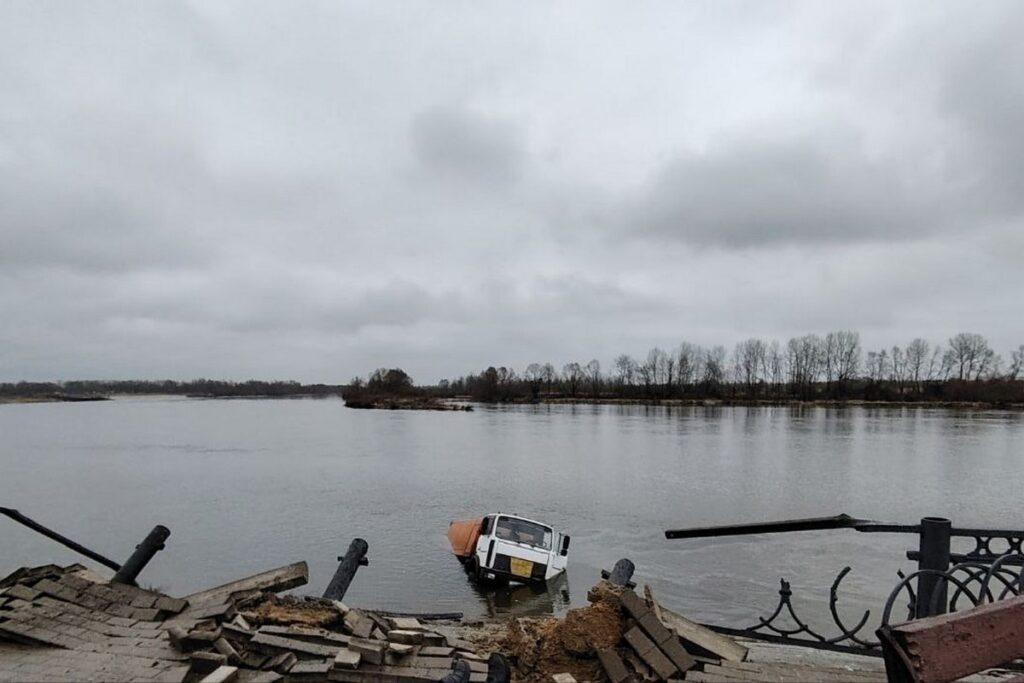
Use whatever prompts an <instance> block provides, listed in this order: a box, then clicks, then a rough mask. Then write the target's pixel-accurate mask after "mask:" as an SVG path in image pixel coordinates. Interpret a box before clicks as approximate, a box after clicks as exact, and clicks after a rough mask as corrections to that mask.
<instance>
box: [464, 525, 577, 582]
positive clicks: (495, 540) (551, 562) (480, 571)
mask: <svg viewBox="0 0 1024 683" xmlns="http://www.w3.org/2000/svg"><path fill="white" fill-rule="evenodd" d="M448 536H449V539H450V540H451V541H452V550H453V551H454V552H455V554H456V556H459V557H460V559H461V560H462V561H463V562H464V564H465V566H466V570H467V571H469V572H470V573H472V574H475V575H476V577H477V578H478V579H481V580H483V581H497V582H506V581H515V582H519V583H533V582H544V581H548V580H550V579H552V578H554V577H556V576H558V575H559V574H561V573H562V572H564V571H565V568H566V565H567V563H568V555H569V536H568V535H566V534H563V533H561V532H556V531H554V530H553V529H552V528H551V527H550V526H548V525H547V524H544V523H542V522H537V521H534V520H532V519H526V518H525V517H519V516H517V515H510V514H505V513H500V512H499V513H494V514H490V515H487V516H486V517H483V518H480V519H475V520H465V521H461V522H452V523H451V525H449V532H448ZM474 537H475V538H474ZM456 538H458V539H459V541H458V542H457V541H456ZM460 551H461V552H460Z"/></svg>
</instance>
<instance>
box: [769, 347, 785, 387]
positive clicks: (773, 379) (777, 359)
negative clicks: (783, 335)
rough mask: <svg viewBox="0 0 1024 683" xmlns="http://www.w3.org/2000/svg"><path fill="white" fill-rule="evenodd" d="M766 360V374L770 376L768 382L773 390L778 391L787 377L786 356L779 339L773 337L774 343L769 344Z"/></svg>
mask: <svg viewBox="0 0 1024 683" xmlns="http://www.w3.org/2000/svg"><path fill="white" fill-rule="evenodd" d="M765 362H766V367H765V376H766V377H767V378H768V383H769V384H770V385H771V387H772V391H773V392H778V390H779V387H781V386H782V383H783V381H785V377H786V371H785V363H786V356H785V355H784V354H783V353H782V346H781V345H780V344H779V340H778V339H773V340H772V343H771V344H769V345H768V355H767V356H766V359H765Z"/></svg>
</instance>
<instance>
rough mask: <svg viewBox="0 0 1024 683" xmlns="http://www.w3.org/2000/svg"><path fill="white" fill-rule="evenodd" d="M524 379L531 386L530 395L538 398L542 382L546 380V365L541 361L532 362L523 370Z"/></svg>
mask: <svg viewBox="0 0 1024 683" xmlns="http://www.w3.org/2000/svg"><path fill="white" fill-rule="evenodd" d="M523 379H525V380H526V384H527V385H528V386H529V387H530V396H531V397H533V399H534V400H536V398H537V396H539V395H540V386H541V383H542V382H543V381H544V367H543V366H542V365H541V364H540V363H530V364H529V365H527V366H526V371H525V372H523Z"/></svg>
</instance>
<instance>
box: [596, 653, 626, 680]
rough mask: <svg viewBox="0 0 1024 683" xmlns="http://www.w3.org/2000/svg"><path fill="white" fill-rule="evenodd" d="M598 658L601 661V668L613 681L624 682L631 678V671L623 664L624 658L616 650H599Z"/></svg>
mask: <svg viewBox="0 0 1024 683" xmlns="http://www.w3.org/2000/svg"><path fill="white" fill-rule="evenodd" d="M597 659H598V661H600V662H601V668H602V669H604V673H605V675H606V676H607V677H608V680H609V681H610V682H611V683H624V681H626V679H628V678H629V675H630V674H629V671H627V670H626V665H625V664H623V662H622V658H621V657H619V655H618V654H617V653H616V652H615V650H611V649H608V650H598V651H597Z"/></svg>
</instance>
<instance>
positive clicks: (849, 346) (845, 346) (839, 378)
mask: <svg viewBox="0 0 1024 683" xmlns="http://www.w3.org/2000/svg"><path fill="white" fill-rule="evenodd" d="M833 334H834V344H835V349H834V351H835V359H834V361H833V362H834V365H835V378H836V383H837V384H838V389H839V394H840V395H842V394H843V393H845V390H846V384H847V382H849V381H850V380H852V379H853V378H854V377H856V375H857V372H858V371H859V370H860V361H861V348H860V333H858V332H854V331H852V330H843V331H840V332H835V333H833ZM830 336H831V335H830Z"/></svg>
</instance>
